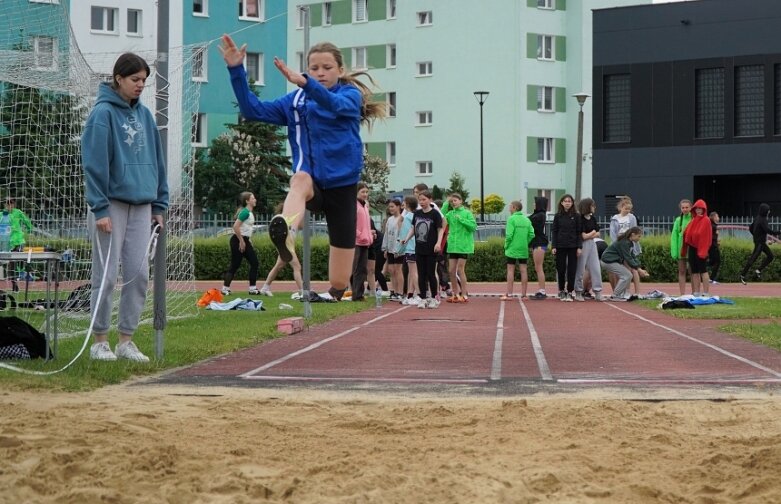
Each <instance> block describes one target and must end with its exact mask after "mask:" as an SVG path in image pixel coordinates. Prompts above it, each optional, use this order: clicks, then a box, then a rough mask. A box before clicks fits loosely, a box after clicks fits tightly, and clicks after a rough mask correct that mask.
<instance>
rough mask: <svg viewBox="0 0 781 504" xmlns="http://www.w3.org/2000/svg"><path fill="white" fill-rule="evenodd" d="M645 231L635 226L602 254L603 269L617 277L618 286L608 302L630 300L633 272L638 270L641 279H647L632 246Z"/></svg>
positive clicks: (646, 273) (646, 274) (645, 272)
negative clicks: (630, 283)
mask: <svg viewBox="0 0 781 504" xmlns="http://www.w3.org/2000/svg"><path fill="white" fill-rule="evenodd" d="M642 236H643V230H642V229H640V228H639V227H637V226H635V227H632V228H629V229H628V230H627V231H626V232H625V233H624V234H622V235H619V236H618V238H617V239H616V241H614V242H613V243H611V244H610V245H608V247H607V248H606V249H605V251H604V252H603V253H602V260H601V264H602V269H604V270H605V271H608V272H612V273H614V274H615V275H616V278H617V280H616V286H615V288H614V289H613V295H611V296H610V297H609V298H608V301H626V300H628V299H629V292H628V288H629V282H631V281H632V272H631V271H630V270H637V272H638V273H639V274H640V276H641V277H647V276H648V272H647V271H645V270H644V269H643V268H641V267H640V263H639V262H638V261H637V257H635V255H634V254H633V253H632V245H633V244H634V243H637V242H639V241H640V238H642Z"/></svg>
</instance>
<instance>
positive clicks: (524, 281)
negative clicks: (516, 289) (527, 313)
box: [520, 264, 529, 297]
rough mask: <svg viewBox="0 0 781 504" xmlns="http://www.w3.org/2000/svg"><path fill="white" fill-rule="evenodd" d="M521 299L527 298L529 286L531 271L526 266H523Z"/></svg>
mask: <svg viewBox="0 0 781 504" xmlns="http://www.w3.org/2000/svg"><path fill="white" fill-rule="evenodd" d="M520 268H521V297H526V289H527V288H528V285H529V270H528V268H527V267H526V265H525V264H521V266H520Z"/></svg>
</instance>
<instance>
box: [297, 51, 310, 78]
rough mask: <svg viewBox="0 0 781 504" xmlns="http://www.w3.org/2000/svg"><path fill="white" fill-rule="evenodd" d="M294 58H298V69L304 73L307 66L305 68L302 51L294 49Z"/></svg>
mask: <svg viewBox="0 0 781 504" xmlns="http://www.w3.org/2000/svg"><path fill="white" fill-rule="evenodd" d="M296 60H298V71H299V72H301V73H306V71H307V70H308V68H306V61H305V59H304V53H303V51H296Z"/></svg>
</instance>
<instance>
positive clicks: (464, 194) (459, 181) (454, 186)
mask: <svg viewBox="0 0 781 504" xmlns="http://www.w3.org/2000/svg"><path fill="white" fill-rule="evenodd" d="M448 182H449V183H450V187H448V188H447V189H446V190H445V192H446V193H447V194H451V193H454V192H455V193H458V194H460V195H461V199H462V200H463V201H469V191H467V190H466V187H464V184H465V183H466V179H465V178H464V177H463V176H462V175H461V174H460V173H458V172H453V174H452V175H451V176H450V180H449V181H448Z"/></svg>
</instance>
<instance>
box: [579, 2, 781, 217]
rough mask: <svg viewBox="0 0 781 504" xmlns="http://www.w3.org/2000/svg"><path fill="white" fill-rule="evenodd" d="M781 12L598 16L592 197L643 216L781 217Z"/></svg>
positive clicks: (735, 7)
mask: <svg viewBox="0 0 781 504" xmlns="http://www.w3.org/2000/svg"><path fill="white" fill-rule="evenodd" d="M780 27H781V2H779V1H778V0H739V1H737V0H699V1H689V2H678V3H668V4H656V5H647V6H636V7H620V8H614V9H603V10H596V11H594V58H593V62H594V82H593V93H594V108H593V110H594V116H593V135H594V137H593V142H594V145H593V150H592V151H593V176H594V178H593V196H594V199H595V200H596V201H597V202H598V204H600V203H601V205H600V206H601V209H602V211H604V213H605V214H612V213H614V208H615V204H614V201H615V197H616V196H617V195H622V194H628V195H630V196H631V197H632V199H633V201H634V205H635V213H637V214H638V215H645V216H650V215H671V214H675V213H676V212H677V205H678V202H679V201H680V200H681V199H682V198H689V199H692V200H694V199H697V198H703V199H704V200H705V201H706V202H707V203H708V206H709V208H710V209H714V210H717V211H719V213H720V214H722V215H728V216H748V215H752V214H754V213H755V212H756V210H757V207H758V205H759V203H761V202H767V203H770V205H771V207H772V208H775V209H776V212H777V213H778V212H781V28H780Z"/></svg>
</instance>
